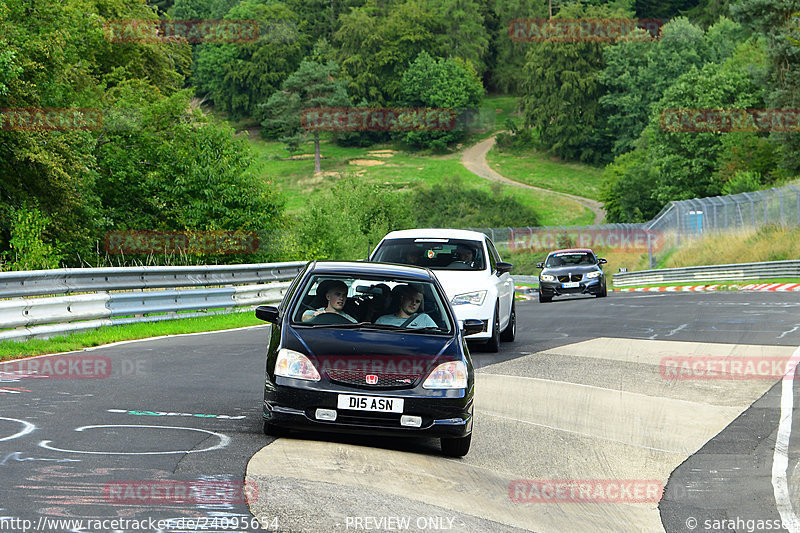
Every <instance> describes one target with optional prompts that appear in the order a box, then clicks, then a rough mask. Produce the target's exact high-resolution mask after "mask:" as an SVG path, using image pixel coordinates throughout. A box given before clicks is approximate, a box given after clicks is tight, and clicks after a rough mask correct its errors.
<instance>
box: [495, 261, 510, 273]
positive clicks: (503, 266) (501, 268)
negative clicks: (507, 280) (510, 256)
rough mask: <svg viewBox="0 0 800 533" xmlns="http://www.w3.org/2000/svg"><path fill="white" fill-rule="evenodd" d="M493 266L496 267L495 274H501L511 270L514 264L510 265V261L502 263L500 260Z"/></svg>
mask: <svg viewBox="0 0 800 533" xmlns="http://www.w3.org/2000/svg"><path fill="white" fill-rule="evenodd" d="M495 268H497V275H498V276H502V275H503V274H506V273H508V272H511V269H512V268H514V265H512V264H511V263H503V262H502V261H500V262H498V263H497V266H496V267H495Z"/></svg>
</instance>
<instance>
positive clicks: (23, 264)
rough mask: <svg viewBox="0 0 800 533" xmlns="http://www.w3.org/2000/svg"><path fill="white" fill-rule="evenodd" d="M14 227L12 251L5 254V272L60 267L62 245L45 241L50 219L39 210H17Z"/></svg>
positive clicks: (12, 230)
mask: <svg viewBox="0 0 800 533" xmlns="http://www.w3.org/2000/svg"><path fill="white" fill-rule="evenodd" d="M13 219H14V222H13V224H12V226H11V239H10V241H9V245H10V247H11V250H10V251H7V252H4V253H3V256H4V257H5V259H6V264H5V265H3V267H4V268H3V269H4V270H40V269H47V268H58V267H59V266H60V265H59V263H60V261H61V255H60V254H59V253H58V251H57V250H58V244H57V243H56V245H53V244H50V243H48V242H46V241H45V233H46V232H47V226H48V225H49V224H50V219H49V218H48V217H46V216H44V215H43V214H42V212H41V211H39V210H38V209H36V208H33V209H29V208H26V207H22V208H19V209H17V210H15V212H14V214H13Z"/></svg>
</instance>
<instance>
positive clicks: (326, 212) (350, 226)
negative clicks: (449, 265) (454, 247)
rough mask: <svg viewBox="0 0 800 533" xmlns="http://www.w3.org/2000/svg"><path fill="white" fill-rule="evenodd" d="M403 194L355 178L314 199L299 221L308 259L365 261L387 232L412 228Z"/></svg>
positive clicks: (303, 247)
mask: <svg viewBox="0 0 800 533" xmlns="http://www.w3.org/2000/svg"><path fill="white" fill-rule="evenodd" d="M409 220H410V219H409V204H408V200H407V198H406V196H404V193H402V192H399V191H393V190H392V189H390V188H389V187H387V186H385V185H379V184H375V183H367V182H364V181H362V180H361V179H359V178H357V177H355V176H349V177H345V178H342V180H340V181H339V182H338V183H336V185H334V186H333V187H332V188H331V190H330V194H326V195H321V196H315V197H314V198H312V200H311V201H310V203H309V206H308V208H307V210H306V211H305V212H304V213H303V215H302V216H301V217H300V218H299V219H298V220H297V222H296V227H297V235H298V236H297V242H298V246H299V249H300V250H303V251H304V252H305V253H306V254H307V255H305V257H307V258H308V259H349V260H356V259H365V258H366V257H367V255H368V253H369V250H370V249H371V248H372V247H374V246H375V245H376V244H377V243H378V242H379V241H380V240H381V239H382V238H383V236H384V235H386V233H388V232H389V231H394V230H396V229H401V228H404V227H410V225H409Z"/></svg>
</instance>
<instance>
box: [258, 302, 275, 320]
mask: <svg viewBox="0 0 800 533" xmlns="http://www.w3.org/2000/svg"><path fill="white" fill-rule="evenodd" d="M256 318H258V319H260V320H263V321H264V322H271V323H273V324H277V323H278V308H277V307H275V306H274V305H259V306H258V307H256Z"/></svg>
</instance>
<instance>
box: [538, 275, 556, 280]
mask: <svg viewBox="0 0 800 533" xmlns="http://www.w3.org/2000/svg"><path fill="white" fill-rule="evenodd" d="M540 278H541V280H542V281H555V280H556V277H555V276H553V275H552V274H542V275H541V276H540Z"/></svg>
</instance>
